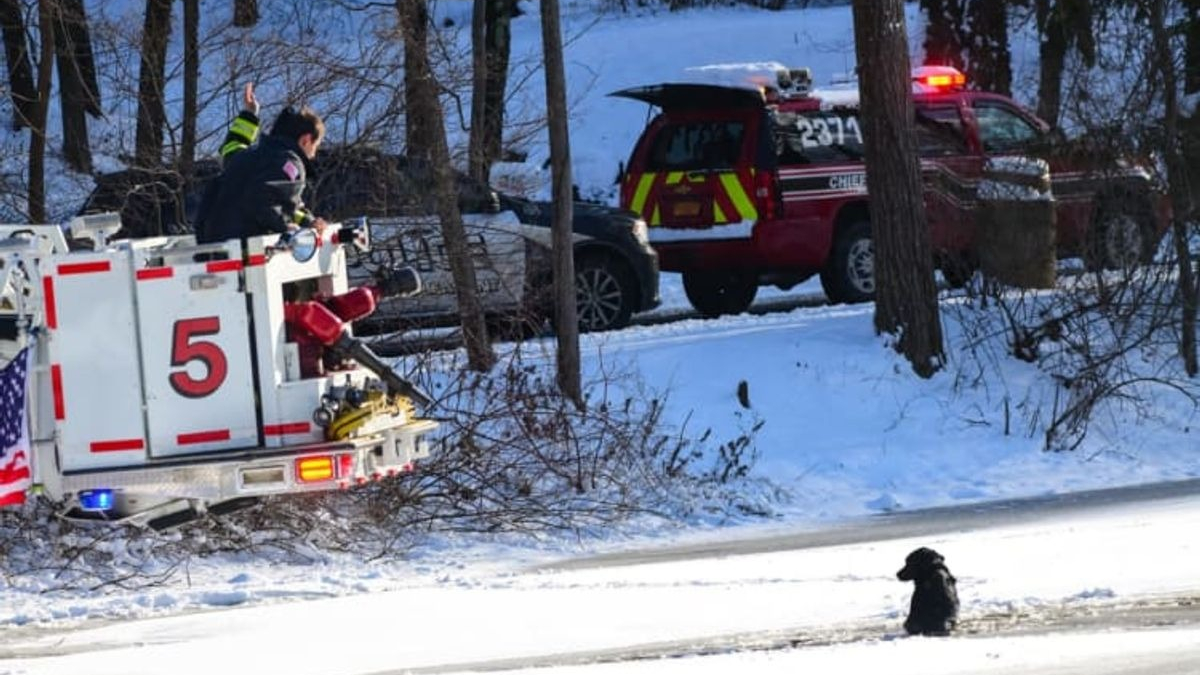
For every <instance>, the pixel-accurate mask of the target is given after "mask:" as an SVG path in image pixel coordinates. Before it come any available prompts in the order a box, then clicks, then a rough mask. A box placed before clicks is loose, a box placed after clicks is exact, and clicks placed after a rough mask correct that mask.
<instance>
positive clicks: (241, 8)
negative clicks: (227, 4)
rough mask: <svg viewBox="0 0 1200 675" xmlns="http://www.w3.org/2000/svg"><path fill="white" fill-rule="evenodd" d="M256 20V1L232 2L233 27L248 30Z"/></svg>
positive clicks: (235, 0) (242, 0)
mask: <svg viewBox="0 0 1200 675" xmlns="http://www.w3.org/2000/svg"><path fill="white" fill-rule="evenodd" d="M258 18H259V17H258V0H233V25H235V26H237V27H238V28H249V27H251V26H253V25H255V24H256V23H258Z"/></svg>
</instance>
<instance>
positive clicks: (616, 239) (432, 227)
mask: <svg viewBox="0 0 1200 675" xmlns="http://www.w3.org/2000/svg"><path fill="white" fill-rule="evenodd" d="M218 171H219V168H218V166H217V164H216V163H215V162H202V163H201V164H200V165H198V166H197V169H196V176H197V179H196V180H195V181H194V184H193V185H192V186H191V187H190V188H187V189H184V188H182V187H181V181H180V179H179V176H178V174H176V173H173V172H170V171H159V172H155V171H146V170H135V169H129V170H126V171H119V172H115V173H110V174H105V175H102V176H100V177H98V178H97V179H96V189H95V190H93V192H92V194H91V195H90V196H89V197H88V200H87V202H86V203H85V204H84V206H83V208H82V209H81V210H80V213H99V212H104V211H120V212H121V220H122V222H123V223H124V224H125V228H124V231H123V232H121V233H119V234H118V236H120V235H122V234H123V235H125V236H153V235H158V234H167V233H180V232H187V231H189V230H190V228H189V226H188V225H187V223H189V222H190V221H191V218H192V216H194V214H195V210H196V206H197V205H198V203H199V195H201V194H202V193H203V188H204V185H206V184H207V181H208V180H210V179H211V178H212V177H213V176H215V175H216V174H217V173H218ZM313 174H314V177H313V178H311V179H310V183H309V185H308V188H307V190H306V193H305V201H306V202H307V203H308V204H312V205H314V207H315V208H314V210H315V211H316V212H317V213H318V214H320V215H321V216H323V217H325V218H326V219H328V220H344V219H347V218H354V217H359V216H367V217H368V218H369V219H370V222H371V225H372V236H373V238H374V242H373V245H372V251H371V253H370V254H367V255H365V256H363V257H361V258H359V259H352V260H351V261H350V263H351V265H350V274H351V279H352V281H354V280H355V279H357V278H360V277H362V278H365V277H366V276H369V274H370V273H371V270H372V269H373V267H374V266H376V265H382V264H389V263H400V262H402V263H405V264H409V265H412V266H414V267H416V268H417V269H418V270H419V271H420V272H421V275H422V279H423V283H424V291H423V292H422V293H420V294H418V295H416V296H413V297H410V298H396V299H393V300H391V301H389V302H388V303H387V304H386V305H385V306H383V307H380V309H379V311H377V312H376V313H375V314H374V315H373V316H372V317H371V318H370V320H369V321H368V322H366V323H365V324H356V325H358V326H359V327H360V329H365V330H373V331H390V330H399V329H403V328H408V327H413V326H437V325H452V324H454V323H456V322H457V319H458V315H457V304H456V301H455V295H454V286H453V282H452V280H451V278H450V272H449V265H448V262H447V260H446V259H445V249H444V246H443V245H442V242H441V231H440V226H439V224H438V220H437V218H436V216H434V215H433V214H434V213H435V208H434V206H435V205H434V202H433V195H434V191H433V182H432V172H431V171H430V170H429V167H428V166H426V165H424V164H421V163H416V162H410V161H408V160H407V159H406V158H405V157H403V156H400V155H395V154H389V153H384V152H379V151H375V150H371V149H366V150H364V149H353V150H351V149H341V148H330V149H323V150H322V152H321V154H320V155H318V157H317V162H316V166H315V167H314V172H313ZM458 188H459V207H460V209H461V210H462V212H463V216H464V218H463V219H464V223H465V225H466V227H467V231H468V238H469V241H470V248H471V251H472V253H473V257H474V260H475V270H476V277H477V282H478V284H479V289H478V290H479V291H480V297H481V301H482V302H483V305H484V311H485V313H486V314H487V315H488V316H489V318H490V319H491V320H492V321H493V322H494V323H497V324H505V325H507V324H511V323H512V322H513V321H514V320H519V321H520V322H521V323H523V324H526V326H527V327H528V324H531V323H532V324H540V323H541V321H542V320H543V319H545V318H546V317H548V316H550V314H551V312H550V311H549V310H550V307H551V296H550V280H551V258H550V221H551V218H552V213H551V209H550V205H548V204H545V203H541V202H534V201H530V200H526V199H522V198H519V197H515V196H511V195H504V194H500V193H497V192H496V191H494V190H492V189H491V188H490V187H489V186H487V185H482V184H479V183H477V182H475V181H472V180H471V179H469V178H468V177H466V176H465V175H462V174H458ZM181 195H182V196H181ZM573 230H574V233H575V243H574V249H575V275H576V288H577V297H578V312H579V323H580V328H581V329H583V330H585V331H598V330H610V329H616V328H622V327H624V326H626V325H627V324H628V323H629V320H630V317H631V316H632V315H633V314H634V313H636V312H640V311H644V310H648V309H651V308H653V307H655V306H657V305H658V302H659V297H658V257H657V255H656V254H655V252H654V250H653V249H652V248H651V247H650V244H649V241H648V239H647V235H646V224H645V221H643V220H642V219H641V218H640V217H639V216H637V215H636V214H633V213H631V212H628V211H623V210H620V209H614V208H610V207H605V206H600V205H594V204H590V203H585V202H576V203H575V209H574V218H573Z"/></svg>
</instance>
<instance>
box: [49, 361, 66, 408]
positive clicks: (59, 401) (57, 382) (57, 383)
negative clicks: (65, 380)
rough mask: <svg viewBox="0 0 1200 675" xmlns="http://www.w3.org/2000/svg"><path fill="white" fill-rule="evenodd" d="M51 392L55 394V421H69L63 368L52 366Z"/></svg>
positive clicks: (56, 365) (55, 364) (54, 364)
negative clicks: (64, 392)
mask: <svg viewBox="0 0 1200 675" xmlns="http://www.w3.org/2000/svg"><path fill="white" fill-rule="evenodd" d="M50 390H51V392H52V393H53V394H54V419H56V420H58V421H60V422H61V421H62V420H65V419H67V407H66V404H65V403H64V402H63V387H62V366H60V365H58V364H57V363H52V364H50Z"/></svg>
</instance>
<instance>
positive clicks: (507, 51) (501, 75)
mask: <svg viewBox="0 0 1200 675" xmlns="http://www.w3.org/2000/svg"><path fill="white" fill-rule="evenodd" d="M486 2H487V16H486V21H485V30H484V43H485V44H486V54H485V58H486V60H487V71H486V72H487V78H486V87H485V89H484V93H483V108H484V110H483V128H482V131H481V136H480V143H481V146H482V153H483V164H484V166H485V167H486V168H490V167H491V165H492V163H493V162H495V161H496V160H498V159H500V154H501V151H502V149H503V148H502V143H503V135H504V100H505V97H506V94H507V91H508V60H509V57H510V55H511V54H512V20H513V17H515V16H517V15H518V14H519V10H518V7H517V0H486ZM486 168H485V170H486Z"/></svg>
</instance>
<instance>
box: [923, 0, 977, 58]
mask: <svg viewBox="0 0 1200 675" xmlns="http://www.w3.org/2000/svg"><path fill="white" fill-rule="evenodd" d="M965 4H966V0H920V7H921V11H923V12H924V13H925V40H924V42H923V45H922V46H923V48H924V51H925V64H926V65H936V66H954V67H955V68H958V69H959V70H962V69H964V68H965V63H964V62H963V50H964V46H963V43H962V27H963V24H964V21H963V12H964V11H965Z"/></svg>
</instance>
